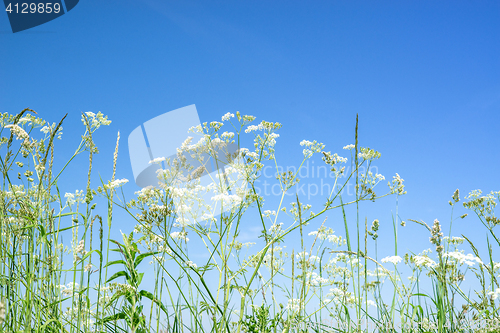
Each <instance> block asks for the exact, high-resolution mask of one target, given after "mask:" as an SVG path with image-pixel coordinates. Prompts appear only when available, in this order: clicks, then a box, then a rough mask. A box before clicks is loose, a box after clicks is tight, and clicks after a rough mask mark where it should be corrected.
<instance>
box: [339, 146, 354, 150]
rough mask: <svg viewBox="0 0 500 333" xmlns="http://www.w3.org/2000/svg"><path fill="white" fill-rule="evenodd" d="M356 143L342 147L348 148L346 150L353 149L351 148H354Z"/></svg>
mask: <svg viewBox="0 0 500 333" xmlns="http://www.w3.org/2000/svg"><path fill="white" fill-rule="evenodd" d="M354 147H355V146H354V145H347V146H344V147H343V148H342V149H346V150H351V149H354Z"/></svg>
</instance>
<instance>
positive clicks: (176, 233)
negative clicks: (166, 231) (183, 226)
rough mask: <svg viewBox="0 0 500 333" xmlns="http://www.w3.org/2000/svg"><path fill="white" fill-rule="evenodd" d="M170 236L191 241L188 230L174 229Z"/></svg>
mask: <svg viewBox="0 0 500 333" xmlns="http://www.w3.org/2000/svg"><path fill="white" fill-rule="evenodd" d="M170 237H172V238H173V239H182V240H184V241H185V242H189V238H187V231H174V232H172V233H171V234H170Z"/></svg>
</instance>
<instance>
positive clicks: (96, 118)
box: [82, 111, 111, 132]
mask: <svg viewBox="0 0 500 333" xmlns="http://www.w3.org/2000/svg"><path fill="white" fill-rule="evenodd" d="M87 121H88V122H89V125H90V129H91V132H94V131H95V130H96V129H98V128H99V127H101V125H105V126H107V125H109V124H111V120H108V116H104V115H103V114H102V113H101V111H99V112H98V113H97V114H95V113H94V112H85V115H83V114H82V123H83V124H84V125H86V124H87Z"/></svg>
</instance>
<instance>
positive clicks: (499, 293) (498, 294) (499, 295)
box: [488, 288, 500, 300]
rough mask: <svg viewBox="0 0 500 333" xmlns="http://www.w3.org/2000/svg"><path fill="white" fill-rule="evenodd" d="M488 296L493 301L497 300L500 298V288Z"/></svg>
mask: <svg viewBox="0 0 500 333" xmlns="http://www.w3.org/2000/svg"><path fill="white" fill-rule="evenodd" d="M488 296H490V297H491V299H492V300H495V299H497V298H498V297H500V288H497V290H495V291H490V292H489V293H488Z"/></svg>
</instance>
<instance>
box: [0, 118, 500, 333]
mask: <svg viewBox="0 0 500 333" xmlns="http://www.w3.org/2000/svg"><path fill="white" fill-rule="evenodd" d="M81 117H82V118H81V119H82V123H83V127H82V131H83V136H82V141H81V143H80V144H79V146H78V147H77V148H76V150H75V152H74V154H73V155H72V157H71V158H70V159H69V160H68V163H66V164H65V165H64V166H63V167H62V168H61V169H60V170H53V169H54V148H55V147H57V143H58V139H61V135H62V125H63V121H64V118H63V119H62V120H61V121H60V122H58V123H52V124H49V123H47V122H46V121H44V120H43V119H41V118H38V116H37V114H36V113H35V112H34V111H33V110H30V109H25V110H23V111H22V112H20V113H19V114H17V115H10V114H7V113H5V114H3V115H1V118H0V121H1V123H2V124H1V125H2V126H1V132H0V144H1V148H0V149H1V154H0V167H1V172H2V176H3V183H2V189H1V191H0V219H1V220H0V332H72V333H73V332H137V333H138V332H164V333H165V332H255V333H256V332H269V333H271V332H272V333H276V332H283V333H284V332H287V333H292V332H395V331H397V332H440V333H441V332H470V331H474V332H494V331H495V332H498V331H499V330H500V328H499V327H500V322H499V317H500V315H499V314H500V304H499V300H500V299H499V296H500V286H499V283H498V280H499V278H500V263H499V262H495V261H494V260H493V259H494V258H495V255H494V253H497V255H496V258H498V251H499V250H500V249H499V247H500V240H499V239H498V236H497V235H496V234H495V232H494V228H495V226H496V225H498V224H499V223H500V220H499V219H498V218H497V217H495V214H494V208H495V206H496V204H497V203H498V202H499V201H500V192H491V193H489V194H486V195H483V194H482V193H481V191H479V190H476V191H473V192H471V193H470V194H468V195H467V196H465V197H463V198H461V197H460V194H459V191H458V190H456V191H455V193H453V195H452V196H451V200H450V201H449V204H450V207H451V210H452V211H453V208H454V207H455V205H458V204H463V206H465V207H466V208H467V209H469V210H470V211H471V213H473V215H474V216H475V217H474V218H477V219H478V220H479V221H480V222H481V223H482V225H483V227H484V228H485V230H486V231H487V232H488V237H487V239H485V242H486V243H487V249H488V251H486V253H484V252H481V251H480V250H479V249H478V248H477V247H476V246H475V245H474V244H473V243H472V242H471V241H470V240H469V239H468V238H467V235H461V237H457V236H453V235H451V223H452V221H453V220H454V217H453V214H452V218H451V220H450V222H449V223H448V224H447V225H448V226H449V228H450V232H449V233H448V236H446V237H445V236H444V231H443V230H442V226H443V224H442V223H441V222H440V221H438V220H435V221H434V222H433V223H426V222H424V221H417V220H411V219H406V221H403V220H402V219H401V218H400V217H399V215H398V214H397V213H396V214H395V216H394V219H393V221H392V224H393V230H394V232H393V234H390V235H380V238H379V227H380V225H379V221H378V220H374V221H368V220H367V219H366V218H362V217H361V216H362V213H361V210H360V208H362V205H363V202H365V201H377V200H379V199H380V198H382V197H386V196H393V197H395V198H397V197H398V196H402V195H404V194H405V193H406V191H405V187H404V181H403V179H402V178H401V177H400V176H399V175H398V174H396V175H394V176H392V177H391V178H390V179H389V180H386V179H385V177H384V176H383V175H381V174H373V173H371V172H370V171H369V170H370V168H369V167H370V165H371V164H372V163H373V162H374V161H376V160H377V159H379V158H380V157H381V154H380V153H379V152H377V151H376V150H373V149H370V148H367V147H360V146H359V144H358V128H357V119H356V128H355V131H354V134H355V135H354V143H353V144H349V145H346V146H345V147H344V150H343V154H342V153H340V155H346V156H347V157H342V156H340V155H339V154H337V153H332V152H330V151H327V150H326V149H325V145H323V144H322V143H319V142H316V141H312V142H311V141H307V140H304V141H302V142H301V143H300V145H301V146H302V147H303V156H302V157H301V159H302V164H300V166H299V167H297V168H296V170H295V172H291V171H283V172H280V170H282V169H280V167H279V166H280V164H279V161H278V158H277V157H276V156H277V155H276V153H275V145H276V141H277V140H279V134H278V133H277V132H278V130H279V129H280V127H281V124H279V123H273V122H267V121H261V122H260V123H256V122H255V118H254V117H253V116H248V115H241V114H240V113H236V115H234V114H231V113H227V114H225V115H224V116H223V117H222V119H221V120H222V121H220V122H219V121H213V122H210V123H204V124H202V125H200V126H197V127H194V128H192V129H191V130H190V132H191V133H190V134H189V135H191V137H190V138H187V139H186V141H185V142H184V143H183V145H182V146H181V147H179V149H178V151H177V155H176V156H174V157H160V158H156V159H155V160H153V161H151V163H156V164H158V166H159V168H160V170H159V172H158V181H159V183H158V186H154V187H147V188H143V189H141V190H139V191H137V192H135V196H134V197H133V198H129V199H127V198H126V196H125V194H124V193H125V191H123V189H124V186H134V185H132V184H130V183H129V184H127V183H128V180H127V179H123V178H121V179H120V178H119V177H117V175H116V164H117V158H118V154H119V147H121V146H120V135H119V134H118V137H117V141H116V148H115V154H114V156H113V163H112V164H111V163H110V170H112V177H111V179H110V180H107V181H102V180H101V181H100V185H99V186H96V187H93V186H92V184H93V182H91V180H93V179H95V177H96V173H95V170H93V157H94V155H95V154H97V153H98V149H97V146H96V144H95V143H94V140H93V134H94V132H95V131H96V130H98V129H99V130H102V129H100V127H102V126H106V125H109V124H110V122H111V121H110V120H108V119H107V117H105V116H103V115H102V114H101V113H98V114H94V113H92V112H86V113H83V114H82V116H81ZM106 130H108V129H106ZM244 137H249V138H250V139H251V140H252V142H253V146H250V147H248V148H246V147H242V143H243V142H246V141H245V140H247V139H244ZM229 147H236V149H229ZM80 154H88V157H89V158H88V172H87V173H86V175H79V176H85V177H86V179H87V186H86V188H85V189H84V190H76V191H75V192H71V193H70V192H68V193H65V194H63V193H62V192H60V189H61V190H63V192H64V191H66V190H67V189H66V188H61V184H60V183H59V180H60V176H61V174H62V173H63V172H71V162H72V160H73V159H74V158H75V157H76V156H77V155H80ZM209 157H210V158H211V159H212V160H213V161H216V163H221V165H220V166H221V167H219V168H216V171H215V172H212V173H210V174H209V173H207V170H206V167H207V164H206V162H207V160H208V158H209ZM312 158H317V159H321V160H322V161H323V162H324V164H325V166H326V167H327V168H328V170H329V172H331V173H332V174H333V175H334V177H333V179H332V187H331V188H332V190H331V193H329V196H328V197H327V198H326V202H324V205H323V206H321V207H312V206H311V205H310V204H308V203H304V202H302V201H301V198H300V197H299V195H296V194H294V195H292V196H290V195H287V193H294V188H295V187H296V186H297V184H298V183H299V181H300V179H299V177H298V172H299V170H300V167H301V166H303V164H304V163H305V162H306V161H307V160H308V159H312ZM110 161H111V158H110ZM190 161H195V162H194V163H193V162H190ZM264 165H272V166H273V167H275V168H276V170H277V172H276V174H277V177H276V178H275V182H276V184H278V186H279V188H280V191H281V195H280V196H279V197H278V198H277V200H276V198H274V201H272V200H268V198H265V197H264V196H262V195H260V194H259V191H258V189H257V187H258V185H257V184H258V179H259V177H260V176H261V172H260V170H262V168H263V166H264ZM346 167H347V168H346ZM202 176H205V177H207V176H209V177H212V178H211V182H210V183H208V184H202V182H201V179H202ZM205 179H206V178H205ZM94 182H95V180H94ZM349 182H351V183H353V184H354V189H355V195H354V196H352V197H348V196H346V195H345V194H344V192H343V189H344V188H345V186H346V185H347V184H348V183H349ZM384 188H385V190H384ZM450 194H451V193H450ZM206 198H209V199H208V200H205V199H206ZM290 198H293V199H292V200H290ZM99 200H100V201H99ZM266 200H268V201H271V202H277V206H276V207H273V209H268V208H267V206H268V204H266V209H264V205H265V202H266ZM288 201H291V202H288ZM461 201H463V202H461ZM101 202H104V204H101ZM117 210H120V211H121V213H122V214H126V216H128V217H129V221H130V225H135V227H132V228H130V229H129V230H128V231H127V232H125V233H123V234H122V237H121V238H120V239H113V238H112V234H113V233H112V228H116V226H115V225H114V224H113V222H114V220H113V216H116V214H117ZM332 210H335V211H339V212H341V213H342V214H341V216H342V219H341V220H337V221H332V219H330V220H328V219H327V214H329V213H331V211H332ZM221 212H222V213H221ZM350 212H354V214H351V215H350V214H349V213H350ZM471 215H472V214H471ZM464 217H465V215H462V216H461V218H464ZM313 220H314V223H315V224H316V225H319V226H320V227H319V228H318V229H317V230H316V231H313V232H309V233H306V232H305V231H304V228H305V227H306V226H308V225H310V224H311V222H313ZM250 222H251V223H252V224H253V225H258V226H260V232H261V234H260V237H259V239H258V240H256V241H255V242H246V243H244V242H241V241H240V240H239V236H240V233H241V230H243V229H244V228H245V227H246V226H248V223H250ZM127 223H128V222H127ZM409 223H416V224H418V225H420V226H421V227H422V228H425V229H427V231H428V236H429V238H428V239H422V242H421V244H422V245H423V249H422V252H420V253H411V252H409V253H405V254H402V255H401V256H400V255H399V254H398V253H397V252H396V253H394V255H393V256H389V257H385V258H378V256H377V248H378V247H379V244H381V239H382V238H383V239H384V242H385V243H392V244H395V245H396V246H395V248H396V249H397V236H398V232H404V230H405V229H402V228H403V227H404V226H405V224H409ZM120 228H121V229H124V228H125V227H124V226H123V222H121V225H120ZM333 228H334V229H335V230H334V229H333ZM398 230H399V231H398ZM291 237H293V240H294V241H293V243H287V239H290V238H291ZM63 240H64V241H63ZM296 240H299V241H296ZM195 244H197V245H199V246H200V245H201V247H203V248H204V249H205V251H206V254H207V255H206V256H205V257H200V256H196V257H194V256H193V252H194V250H193V246H194V245H195ZM292 244H293V245H294V246H295V247H294V248H291V247H292V246H290V245H292ZM382 244H383V243H382ZM199 246H198V247H197V248H196V251H198V250H199ZM190 250H191V251H190ZM195 258H196V259H195ZM200 258H204V259H203V260H202V261H201V259H200ZM403 267H405V269H403ZM145 272H147V275H146V276H145ZM406 272H410V274H409V278H408V274H407V273H406ZM465 277H467V279H468V280H469V281H471V280H475V281H476V282H477V284H476V285H477V288H476V289H475V290H472V291H471V290H468V289H463V286H464V285H463V281H464V279H465ZM146 281H148V282H147V283H146ZM151 281H152V282H151ZM426 283H427V286H430V289H429V288H424V287H423V286H424V285H425V284H426Z"/></svg>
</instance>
